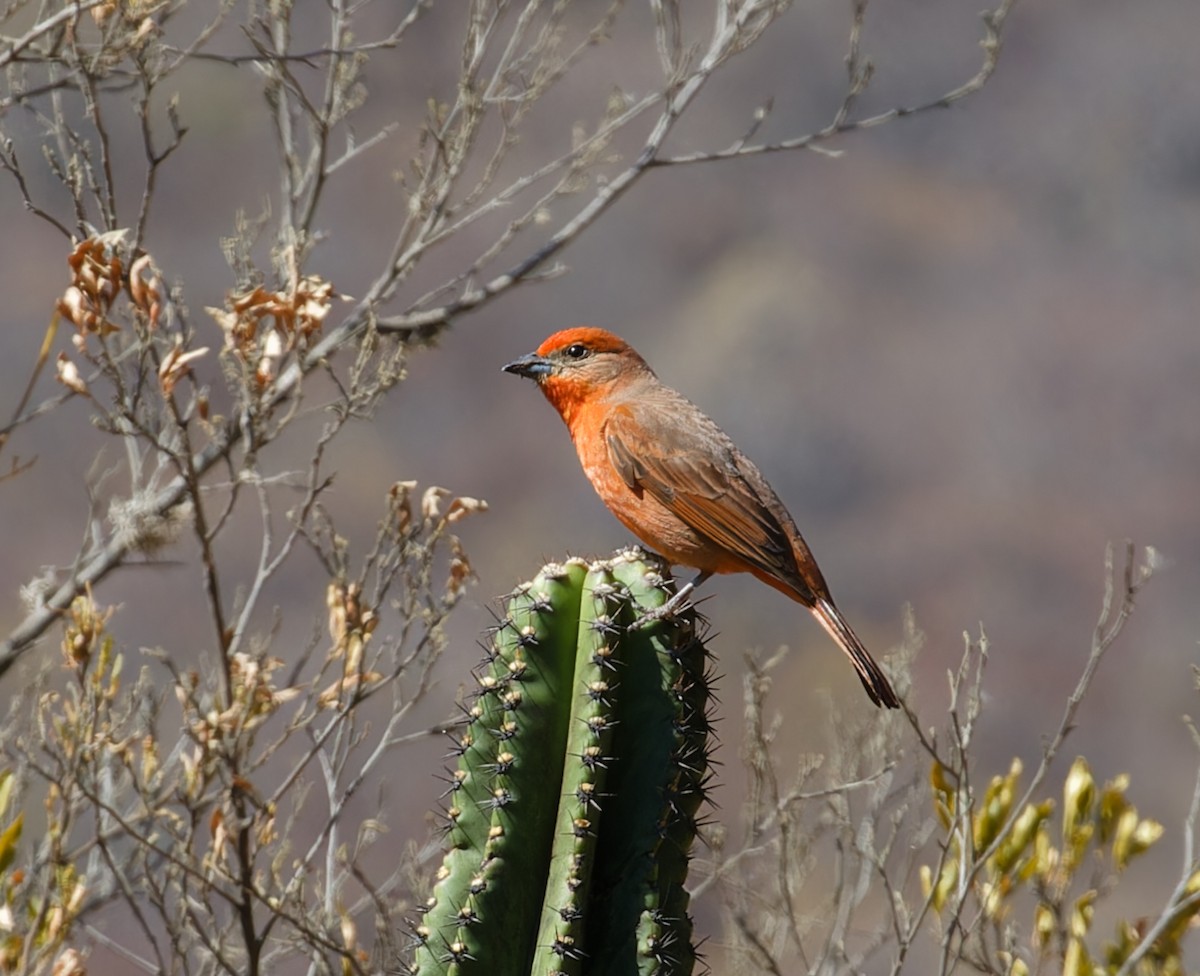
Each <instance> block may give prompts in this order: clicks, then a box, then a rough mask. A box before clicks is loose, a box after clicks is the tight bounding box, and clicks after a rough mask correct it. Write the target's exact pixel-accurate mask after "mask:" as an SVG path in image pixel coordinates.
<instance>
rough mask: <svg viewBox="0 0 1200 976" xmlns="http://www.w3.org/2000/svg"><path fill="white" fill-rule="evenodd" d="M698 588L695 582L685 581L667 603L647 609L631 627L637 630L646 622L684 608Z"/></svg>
mask: <svg viewBox="0 0 1200 976" xmlns="http://www.w3.org/2000/svg"><path fill="white" fill-rule="evenodd" d="M695 589H696V584H695V582H692V583H684V584H683V586H681V587H680V588H679V589H678V590H677V591H676V592H675V595H674V596H672V597H671V599H669V600H668V601H667V602H666V603H664V604H663V605H662V606H661V607H655V608H654V609H653V610H647V611H646V612H645V613H643V614H642V615H641V616H640V617H638V618H637V620H635V621H634V622H633V623H632V624H631V625H630V628H631V629H633V630H636V629H637V628H639V627H644V626H645V625H646V624H651V623H654V621H656V620H662V619H663V618H664V617H669V616H671V615H672V614H674V613H675V612H676V611H677V610H682V609H683V608H684V607H685V606H687V601H688V597H690V596H691V595H692V591H693V590H695Z"/></svg>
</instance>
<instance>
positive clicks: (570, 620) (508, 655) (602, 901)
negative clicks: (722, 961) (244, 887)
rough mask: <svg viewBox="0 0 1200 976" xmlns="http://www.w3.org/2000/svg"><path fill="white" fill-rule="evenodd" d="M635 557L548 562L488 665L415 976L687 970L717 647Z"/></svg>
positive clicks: (461, 750) (518, 597)
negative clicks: (692, 855) (668, 609)
mask: <svg viewBox="0 0 1200 976" xmlns="http://www.w3.org/2000/svg"><path fill="white" fill-rule="evenodd" d="M673 589H674V583H673V581H672V580H671V577H670V575H669V573H667V572H665V567H664V566H663V565H662V564H661V563H660V562H659V561H658V560H657V559H655V558H654V557H651V556H647V555H646V554H645V553H644V552H642V551H641V550H639V549H629V550H625V551H622V552H619V553H617V554H616V555H615V556H614V557H613V558H612V559H608V560H602V561H596V562H592V563H587V562H585V561H583V560H580V559H572V560H569V561H567V562H566V563H561V564H550V565H548V566H545V567H543V569H542V570H541V572H540V573H538V575H537V576H536V577H534V579H533V581H532V582H530V583H525V584H522V585H521V586H519V587H517V589H516V590H515V591H514V592H513V595H512V598H511V599H510V601H509V604H508V607H507V611H506V613H505V615H504V617H503V619H502V621H501V622H500V624H499V626H497V627H496V629H495V632H494V634H493V635H492V638H491V641H490V645H489V653H488V658H487V659H486V660H485V661H484V663H483V665H482V666H481V667H480V669H478V672H477V678H478V682H479V690H478V692H477V693H476V694H475V695H474V696H473V698H472V699H471V701H470V703H469V704H468V706H467V719H466V721H465V722H464V724H463V727H462V729H461V732H460V735H459V737H458V738H457V740H456V741H457V743H458V748H457V750H456V751H457V752H458V763H457V766H456V768H455V769H454V770H453V771H452V773H451V786H450V789H449V791H448V792H447V794H446V801H447V809H446V819H447V826H448V830H447V837H448V844H449V851H448V853H447V854H446V857H445V860H444V861H443V863H442V867H441V870H440V871H439V873H438V880H437V883H436V885H435V887H434V891H433V896H432V897H431V898H430V900H429V903H428V906H427V908H426V911H425V914H424V917H423V918H422V919H421V923H420V924H419V925H418V926H417V927H416V930H415V931H416V947H415V949H414V955H413V960H412V972H414V973H416V974H418V976H452V974H454V976H458V974H461V976H469V974H475V973H478V974H487V976H508V974H514V976H515V974H522V976H526V974H535V976H542V974H557V973H563V974H580V976H583V974H587V976H624V974H659V976H682V974H688V973H691V972H692V969H693V965H694V963H695V960H696V952H695V948H694V946H693V943H692V925H691V919H690V917H689V916H688V894H687V892H686V890H685V889H684V882H685V881H686V879H687V866H688V858H689V851H690V849H691V845H692V842H693V840H694V839H695V836H696V829H697V819H696V818H697V813H698V811H699V808H700V806H701V804H702V803H703V801H704V796H705V789H706V784H707V780H708V752H709V745H708V741H709V731H710V730H709V722H708V717H707V708H708V700H709V690H708V676H707V674H706V670H705V656H704V655H705V651H704V644H703V641H702V639H701V637H699V636H697V617H696V614H695V612H694V611H693V610H692V609H691V608H690V607H688V608H686V609H682V610H680V611H678V612H677V613H672V614H669V615H667V616H666V617H664V618H663V619H661V620H652V621H645V620H643V619H642V618H643V617H644V615H645V614H646V613H647V612H648V611H650V610H653V609H655V608H657V607H660V606H662V605H663V604H664V603H665V602H666V600H667V599H668V597H669V595H670V593H671V592H672V591H673Z"/></svg>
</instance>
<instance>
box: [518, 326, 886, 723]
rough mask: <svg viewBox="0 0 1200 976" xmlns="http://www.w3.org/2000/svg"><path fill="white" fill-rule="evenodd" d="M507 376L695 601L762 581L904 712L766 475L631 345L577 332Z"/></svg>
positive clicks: (878, 697) (599, 333)
mask: <svg viewBox="0 0 1200 976" xmlns="http://www.w3.org/2000/svg"><path fill="white" fill-rule="evenodd" d="M504 370H505V371H506V372H509V373H516V374H517V375H518V376H526V377H528V378H529V379H532V380H534V381H536V382H537V385H538V386H539V387H540V388H541V391H542V393H544V394H545V396H546V399H547V400H549V401H550V403H551V404H553V406H554V408H555V409H556V410H557V411H558V412H559V414H560V415H561V416H562V419H563V420H564V421H566V424H567V428H568V429H569V430H570V432H571V440H572V441H574V443H575V449H576V451H578V453H579V460H580V462H581V463H582V464H583V470H584V473H585V474H586V475H587V476H588V480H589V481H591V483H592V486H593V487H594V488H595V489H596V491H597V493H598V494H599V495H600V498H601V499H602V500H603V501H604V504H606V505H607V506H608V507H609V509H611V510H612V513H613V514H614V515H615V516H616V517H617V518H618V519H620V520H621V522H622V523H623V524H624V525H625V527H626V528H628V529H629V530H630V531H631V532H632V533H633V534H634V535H636V536H637V537H638V538H639V539H640V540H641V541H642V542H643V543H645V544H646V545H647V546H649V547H650V548H651V549H653V550H654V551H655V552H657V553H659V554H660V555H662V556H664V557H665V558H666V559H667V560H668V561H669V562H670V563H672V564H679V565H682V566H690V567H692V568H694V569H698V570H699V571H700V574H699V575H698V576H697V577H696V579H695V580H694V581H693V583H692V584H691V585H690V586H687V587H684V588H683V591H686V592H690V591H691V589H692V587H694V586H698V585H699V584H700V583H702V582H704V580H706V579H708V577H709V576H711V575H712V574H713V573H753V574H754V575H755V576H756V577H758V578H759V579H760V580H762V581H763V582H764V583H766V584H768V585H770V586H773V587H775V589H777V590H780V591H781V592H783V593H785V594H786V595H787V596H789V597H791V598H792V599H793V600H795V601H796V602H797V603H800V604H803V605H804V606H805V607H807V608H808V609H809V610H810V611H812V614H813V616H815V617H816V618H817V620H818V621H819V622H820V624H821V626H822V627H824V628H825V630H826V631H827V632H828V633H829V635H830V636H831V637H832V638H833V639H834V640H835V641H836V642H837V644H838V646H839V647H841V649H842V650H843V651H845V652H846V656H847V657H849V658H850V661H851V663H852V664H853V665H854V668H855V670H856V671H857V672H858V677H859V679H860V680H861V681H862V683H863V687H864V688H866V690H867V694H868V695H869V696H870V697H871V701H873V702H874V703H875V704H876V705H881V706H882V705H886V706H887V707H888V708H897V707H899V705H900V701H899V699H898V698H897V697H896V693H895V692H894V691H893V690H892V686H891V685H890V684H889V683H888V679H887V678H886V677H885V676H884V674H883V672H882V671H881V670H880V669H879V665H877V664H876V663H875V661H874V659H873V658H872V657H871V655H870V654H869V653H868V652H867V649H866V648H865V647H864V646H863V643H862V641H860V640H859V639H858V636H857V635H856V634H855V633H854V631H853V630H852V629H851V627H850V624H849V623H848V622H847V621H846V618H845V617H843V616H842V613H841V611H840V610H838V608H837V606H836V605H835V604H834V602H833V597H832V596H830V594H829V587H828V586H827V585H826V583H825V579H824V577H823V576H822V575H821V570H820V569H819V568H818V567H817V563H816V560H815V559H813V555H812V553H811V552H810V551H809V548H808V545H807V544H806V543H805V541H804V539H803V537H802V536H801V535H800V530H799V529H797V528H796V523H795V522H794V521H793V520H792V516H791V515H790V514H788V510H787V509H786V508H784V506H783V503H782V502H781V501H780V500H779V497H778V496H777V495H776V494H775V492H774V491H773V490H772V489H771V486H770V485H769V484H767V479H766V478H764V477H763V476H762V472H760V471H759V470H758V468H757V467H755V466H754V463H753V462H752V461H750V459H749V458H747V457H746V455H744V454H743V453H742V452H741V451H739V450H738V449H737V447H736V446H735V445H734V443H733V441H732V440H730V438H729V435H728V434H726V433H725V432H724V431H723V430H721V428H720V427H718V426H717V425H716V424H715V423H713V421H712V420H710V419H709V418H708V417H706V416H705V415H704V414H703V413H701V411H700V409H699V408H698V407H697V406H696V405H695V404H693V403H692V402H691V401H690V400H688V399H686V398H685V397H684V396H683V395H682V394H680V393H677V392H676V391H675V390H673V389H671V388H670V387H669V386H666V385H665V384H663V383H662V382H660V381H659V379H658V377H657V376H656V375H655V374H654V370H652V369H651V368H650V367H649V366H648V365H647V364H646V361H645V360H644V359H642V357H641V356H639V355H638V354H637V352H636V351H635V350H634V349H633V348H632V347H631V346H630V345H629V344H628V343H626V342H625V341H624V340H623V339H620V338H619V337H617V336H615V335H613V334H612V333H611V332H606V331H604V330H603V329H593V328H575V329H566V330H564V331H562V332H556V333H555V334H554V335H552V336H550V338H549V339H547V340H546V341H545V342H543V343H542V344H541V345H540V346H539V347H538V349H537V351H536V352H533V353H530V354H529V355H527V356H522V357H521V358H520V359H517V360H514V361H513V362H511V363H509V364H508V365H507V366H505V367H504ZM681 592H682V591H681Z"/></svg>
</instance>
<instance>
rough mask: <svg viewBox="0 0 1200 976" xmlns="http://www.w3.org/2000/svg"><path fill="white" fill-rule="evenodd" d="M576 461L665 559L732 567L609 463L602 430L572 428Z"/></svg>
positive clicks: (716, 569) (722, 569) (718, 569)
mask: <svg viewBox="0 0 1200 976" xmlns="http://www.w3.org/2000/svg"><path fill="white" fill-rule="evenodd" d="M572 439H573V440H574V442H575V449H576V451H577V452H578V454H579V462H580V464H582V465H583V472H584V474H586V475H587V478H588V481H590V482H591V483H592V487H593V488H595V489H596V493H597V494H598V495H599V496H600V499H601V500H602V501H603V502H604V504H605V505H607V506H608V508H609V511H611V512H612V513H613V515H615V516H616V517H617V518H618V519H619V520H620V522H621V523H622V524H623V525H624V526H625V527H626V528H627V529H629V531H630V532H632V533H633V534H634V535H635V536H637V537H638V539H640V540H641V541H642V542H643V543H644V544H645V545H646V546H648V547H649V548H650V549H652V550H654V551H655V552H656V553H658V554H659V555H660V556H664V557H665V558H666V559H667V560H668V561H669V562H670V563H672V564H674V565H679V566H690V567H692V568H694V569H702V570H707V571H709V572H711V573H728V572H738V571H740V570H743V569H745V567H744V566H743V565H736V566H735V565H732V564H731V562H730V555H729V553H728V552H726V550H724V549H723V548H721V547H720V546H717V545H715V544H713V543H712V542H711V541H710V540H708V539H706V538H704V537H703V536H701V535H699V534H698V533H697V532H695V531H694V530H693V529H692V528H691V527H690V526H688V525H687V524H686V523H685V522H684V521H683V520H682V519H680V518H679V517H678V516H677V515H675V514H674V513H673V512H672V511H671V510H670V509H668V508H667V507H666V506H665V505H663V504H662V503H661V502H660V501H658V499H656V498H655V497H654V496H653V495H651V494H650V493H649V492H647V491H642V490H640V489H637V488H632V487H630V486H629V485H628V484H627V483H626V481H625V479H624V478H623V477H621V475H620V473H619V472H618V471H617V469H616V468H615V467H613V464H612V461H611V459H610V458H609V453H608V444H607V442H606V440H605V438H604V433H603V429H602V428H600V427H597V428H596V429H594V430H592V431H583V430H579V431H577V430H572Z"/></svg>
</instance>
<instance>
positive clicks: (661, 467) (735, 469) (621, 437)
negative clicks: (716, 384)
mask: <svg viewBox="0 0 1200 976" xmlns="http://www.w3.org/2000/svg"><path fill="white" fill-rule="evenodd" d="M685 403H686V401H685ZM656 406H657V405H654V404H651V405H649V406H647V407H645V408H642V409H639V406H638V405H622V406H619V407H616V408H614V409H613V410H612V411H611V412H610V414H609V418H608V421H607V423H606V424H605V427H604V434H605V439H606V443H607V446H608V457H609V460H610V461H611V462H612V465H613V467H614V468H615V469H616V470H617V472H618V473H619V474H620V476H621V477H622V479H624V481H625V483H626V484H627V485H629V487H630V488H632V489H634V490H635V491H645V492H649V494H650V495H651V496H652V497H653V498H655V499H657V500H658V501H659V502H660V503H661V504H662V505H663V506H664V507H665V508H666V509H667V510H668V511H670V512H671V513H673V514H674V515H675V516H676V517H677V518H679V519H680V521H682V522H683V523H684V524H685V525H687V526H688V527H689V528H691V529H692V531H693V532H696V533H698V534H699V535H701V536H703V537H704V538H706V539H709V540H711V541H712V542H714V543H716V544H717V545H719V546H721V547H722V548H724V549H727V550H728V551H729V552H730V553H731V554H732V555H734V556H736V557H738V558H739V559H741V560H742V561H744V562H746V563H748V564H749V565H750V566H753V567H755V568H757V569H760V570H762V571H763V572H766V573H769V574H770V575H772V576H775V577H777V578H779V579H781V580H786V581H788V582H789V583H791V582H792V581H796V582H797V583H800V585H801V586H803V585H804V584H803V583H802V582H801V580H800V577H799V574H798V573H797V568H796V557H795V555H794V553H793V550H792V544H791V541H790V539H789V537H788V533H787V530H786V529H785V528H784V526H783V525H782V524H781V522H780V519H779V517H778V516H777V515H776V514H775V513H773V512H772V511H771V506H772V504H774V505H775V506H779V507H782V505H781V503H780V502H779V500H778V499H776V498H775V497H774V495H773V494H770V492H771V489H770V488H769V487H767V485H766V482H765V480H763V478H762V475H760V474H759V473H758V471H757V469H755V468H754V467H753V465H752V464H751V463H750V462H749V461H748V460H747V459H746V458H745V457H744V456H743V455H741V454H739V452H738V451H737V449H736V448H735V447H734V446H733V444H732V442H731V441H730V440H729V438H728V437H727V436H726V435H725V434H724V433H723V432H722V431H721V430H720V428H719V427H717V426H716V425H715V424H714V423H713V422H712V421H711V420H709V419H708V418H707V417H705V416H704V415H703V414H700V413H699V411H698V410H696V408H695V407H693V406H692V405H691V404H690V403H687V404H686V406H687V407H688V408H690V411H692V412H694V414H693V415H692V416H690V417H689V418H688V419H689V421H694V422H689V423H686V424H676V423H673V424H670V425H668V424H665V423H664V422H663V421H662V420H661V419H659V418H660V417H661V416H662V414H661V412H660V411H659V410H658V409H655V407H656ZM747 469H748V470H747ZM748 475H749V476H750V477H749V478H748V477H747V476H748ZM751 478H752V479H753V480H754V481H756V482H758V483H759V484H760V486H761V487H760V488H758V489H757V490H756V487H755V485H754V484H752V483H751V480H750V479H751ZM764 490H765V492H766V493H768V494H769V497H767V498H764V497H762V493H763V491H764Z"/></svg>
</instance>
